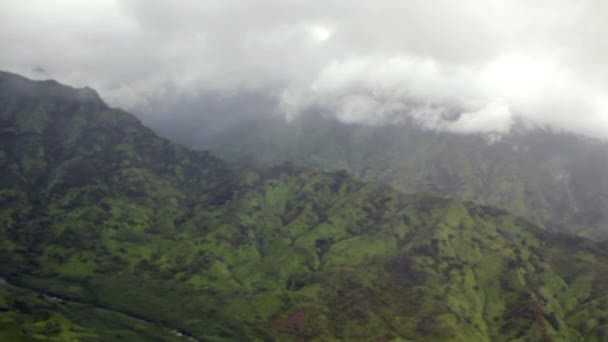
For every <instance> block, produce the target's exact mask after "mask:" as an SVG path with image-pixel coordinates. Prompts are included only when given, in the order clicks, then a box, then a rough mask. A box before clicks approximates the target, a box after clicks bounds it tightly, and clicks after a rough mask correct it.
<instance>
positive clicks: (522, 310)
mask: <svg viewBox="0 0 608 342" xmlns="http://www.w3.org/2000/svg"><path fill="white" fill-rule="evenodd" d="M0 76H1V75H0ZM1 80H2V77H0V94H2V92H5V93H6V92H10V91H13V92H15V90H14V89H12V88H10V87H9V88H8V90H7V87H6V86H5V85H4V83H3V81H1ZM50 86H51V87H53V86H56V85H50ZM61 89H63V88H61ZM47 92H53V91H50V90H49V91H47ZM18 93H19V94H21V92H18ZM62 94H63V93H62ZM26 95H27V94H26ZM24 96H25V95H23V94H21V95H19V96H16V95H15V96H9V95H6V94H2V95H0V100H1V101H3V102H2V103H0V108H1V111H2V113H3V114H2V115H3V116H2V118H3V119H2V121H1V126H0V129H1V131H2V132H4V133H3V135H2V142H3V144H2V145H1V146H2V147H1V149H2V152H3V154H2V155H3V156H6V157H4V158H3V159H1V160H2V163H4V164H3V165H2V167H3V170H6V171H5V173H3V175H2V179H1V180H0V184H1V185H2V188H0V202H1V203H2V207H1V208H2V209H1V210H0V224H1V226H0V233H1V234H2V240H0V257H1V258H2V260H3V261H4V260H6V261H8V262H3V263H1V264H0V275H2V276H4V277H5V278H7V279H8V280H10V281H11V282H12V283H14V284H17V285H19V286H21V287H23V288H29V289H32V290H36V291H40V292H45V293H51V294H53V295H55V296H59V297H61V298H64V299H70V300H73V301H77V302H80V303H83V304H76V303H71V304H69V305H68V304H64V305H51V304H49V303H48V301H47V302H45V301H44V300H40V298H38V299H36V298H30V297H31V293H30V294H27V293H25V294H23V293H21V294H20V293H17V292H18V290H16V289H11V288H9V287H8V286H3V287H2V289H1V290H2V291H4V292H0V337H5V338H10V339H14V340H19V339H27V338H29V337H31V336H35V337H40V338H42V337H44V338H56V339H59V340H61V339H63V340H65V339H68V338H72V339H82V340H96V339H97V340H106V341H107V340H116V339H117V338H116V336H122V337H123V338H124V339H126V340H138V339H139V340H154V339H157V340H171V339H175V338H176V336H174V335H172V334H170V333H167V329H166V328H164V327H171V328H174V329H179V330H180V331H184V332H186V333H187V334H190V335H192V336H194V337H195V338H198V339H201V340H211V341H214V340H217V341H222V340H223V341H242V340H256V339H258V340H295V341H298V340H310V341H331V340H349V341H352V340H362V341H421V340H424V341H445V340H447V341H511V340H521V341H526V340H532V341H540V340H551V341H578V340H583V338H584V339H585V340H591V341H593V340H597V341H600V340H603V339H605V337H606V335H605V334H606V331H608V330H607V329H608V326H607V324H608V311H607V310H606V305H605V304H606V303H605V298H606V296H607V295H608V286H607V285H606V284H608V266H607V265H608V255H606V253H605V252H604V249H603V248H602V247H603V246H602V245H601V244H598V243H595V242H591V241H588V240H584V239H582V238H576V237H570V236H564V235H558V234H554V233H550V232H548V231H546V230H543V229H541V228H538V227H537V226H535V225H533V224H530V223H528V222H527V221H525V220H522V219H519V218H517V217H514V216H511V215H509V214H508V213H506V212H505V211H503V210H500V209H497V208H495V207H491V206H479V205H475V204H472V203H469V202H462V201H459V200H449V199H444V198H439V197H435V196H432V195H425V194H419V195H406V194H403V193H399V192H397V191H395V190H393V189H391V188H389V187H387V186H384V185H380V184H375V183H369V184H365V183H361V182H358V181H355V180H353V179H351V178H349V177H348V176H347V175H346V174H345V173H344V172H335V173H323V172H316V171H304V170H300V169H298V168H297V167H294V166H293V165H291V164H281V165H278V166H276V167H274V168H270V169H256V168H247V169H241V168H237V167H232V166H230V165H228V164H226V163H224V162H222V161H221V160H218V159H217V158H215V157H213V156H211V155H210V154H208V153H205V152H193V151H189V150H187V149H185V148H183V147H180V146H178V145H175V144H173V143H170V142H168V141H166V140H164V139H161V138H159V137H157V136H156V135H154V134H153V133H152V132H151V131H150V130H149V129H147V128H145V127H144V126H142V125H141V124H140V123H139V122H138V121H137V120H136V119H135V118H133V117H132V116H130V115H129V114H127V113H124V112H121V111H118V110H114V109H110V108H107V106H105V105H104V104H103V103H101V102H99V101H98V100H96V99H95V98H93V99H91V98H85V100H83V99H82V98H80V97H78V96H74V97H72V98H70V97H67V98H66V97H65V94H63V95H62V97H44V101H42V100H39V94H38V95H36V96H33V95H27V96H25V97H24ZM28 96H29V97H28ZM15 99H20V100H18V101H17V100H15ZM41 101H42V102H43V103H44V105H45V106H46V108H47V109H46V113H47V116H46V119H45V120H46V121H44V124H42V125H40V126H36V127H37V128H36V129H31V126H28V125H26V126H27V130H28V131H27V132H24V131H23V129H24V128H23V126H22V125H21V124H19V125H17V124H15V123H16V122H17V121H15V120H13V119H14V117H15V115H17V113H18V115H26V116H27V115H28V113H30V111H31V109H32V108H38V107H39V104H40V103H39V102H41ZM32 115H34V117H33V118H32V120H38V119H36V118H38V114H36V113H35V114H32ZM83 118H84V119H83ZM24 120H25V119H24ZM28 120H29V119H27V120H25V121H26V122H29V121H28ZM73 120H77V122H74V121H73ZM23 135H28V136H30V138H31V139H29V138H28V139H22V138H23ZM22 147H23V148H26V147H27V148H31V150H32V151H42V152H37V153H31V154H30V156H31V158H33V159H32V163H31V165H38V166H37V167H32V168H28V167H22V164H20V162H21V161H20V159H19V158H20V156H19V154H18V153H15V151H17V150H19V149H21V148H22ZM13 164H15V165H17V167H15V168H12V167H11V165H13ZM19 291H22V290H19ZM22 298H26V299H22ZM19 300H20V301H21V302H26V304H27V305H28V307H31V306H34V307H35V308H36V309H35V310H25V309H23V306H19V305H18V304H15V303H17V301H19ZM85 304H86V305H85ZM39 311H43V312H45V313H44V317H42V315H41V314H39ZM41 317H42V318H41ZM45 329H46V330H45ZM1 334H4V335H1Z"/></svg>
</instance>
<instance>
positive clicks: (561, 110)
mask: <svg viewBox="0 0 608 342" xmlns="http://www.w3.org/2000/svg"><path fill="white" fill-rule="evenodd" d="M606 10H608V4H606V3H605V2H603V1H599V0H582V1H576V2H574V1H566V0H553V1H548V0H540V1H535V2H533V3H531V2H529V1H523V0H513V1H504V0H486V1H481V0H462V1H449V0H439V1H433V2H420V1H412V0H403V1H396V0H374V1H371V0H362V1H357V2H353V1H347V0H326V1H318V0H312V1H311V0H309V1H301V0H290V1H285V0H259V1H255V2H254V1H236V0H205V1H196V0H182V1H180V2H179V4H177V3H175V2H171V1H160V0H146V1H144V0H90V1H86V2H82V1H78V0H57V1H53V2H52V3H51V2H48V1H44V0H30V1H20V2H16V1H13V2H9V1H5V2H1V3H0V20H1V21H2V23H3V29H2V30H0V44H2V47H3V53H2V54H0V68H1V69H5V70H9V71H14V72H19V73H23V74H26V75H28V76H30V77H34V78H47V77H54V78H57V79H59V80H60V81H62V82H66V83H70V84H74V85H81V86H83V85H90V86H92V87H95V88H97V89H98V90H99V91H100V92H101V94H102V95H103V96H104V97H105V98H106V99H107V100H108V101H109V102H110V103H111V104H114V105H117V106H123V107H126V108H127V109H131V110H135V111H137V112H140V113H141V115H144V116H145V115H167V114H166V113H168V112H170V108H176V110H178V109H179V108H182V107H183V106H182V107H178V106H176V105H175V104H176V103H177V102H179V101H182V102H183V101H185V102H187V103H197V104H199V105H201V106H202V107H204V105H202V104H200V102H201V101H196V100H194V99H196V98H201V99H204V98H209V96H221V97H224V98H227V99H230V98H231V97H234V98H243V97H242V96H241V95H240V94H243V93H245V94H251V93H259V94H263V95H262V97H263V98H264V99H267V98H273V99H274V103H273V104H268V108H267V109H266V110H268V111H277V112H280V113H282V114H285V115H286V116H288V117H293V116H295V115H302V113H306V112H307V111H309V110H310V109H315V110H321V111H323V112H325V113H327V114H328V115H335V116H336V117H337V118H339V119H341V120H344V121H347V122H362V123H372V124H374V123H385V122H394V121H403V120H410V121H414V122H416V123H418V124H420V125H421V126H423V127H426V128H429V129H438V130H445V131H451V132H455V133H463V134H468V133H504V132H507V131H508V130H509V129H510V127H511V126H512V124H513V123H514V122H523V123H525V124H526V125H529V126H541V127H549V128H552V129H555V130H564V131H569V132H575V133H581V134H587V135H591V136H595V137H601V138H608V65H607V64H608V61H607V60H606V59H605V58H604V56H606V55H607V53H608V41H606V39H605V34H606V32H608V22H607V21H605V20H604V18H603V15H602V14H603V13H606ZM41 70H42V71H43V72H41ZM218 94H219V95H218ZM262 102H263V103H266V104H267V103H268V101H266V100H264V101H262ZM159 107H163V109H162V110H157V109H158V108H159ZM201 110H203V109H201ZM189 117H191V115H190V114H189ZM171 119H172V120H173V119H175V118H173V117H172V118H171Z"/></svg>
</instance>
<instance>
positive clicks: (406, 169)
mask: <svg viewBox="0 0 608 342" xmlns="http://www.w3.org/2000/svg"><path fill="white" fill-rule="evenodd" d="M201 111H202V113H200V115H201V116H202V117H205V113H204V110H201ZM207 120H211V119H207ZM192 121H194V119H192V118H190V119H189V120H188V122H189V123H190V125H191V126H193V125H192V124H191V122H192ZM176 125H177V124H176ZM155 129H156V130H157V131H158V132H159V133H161V134H164V133H166V134H167V135H168V136H170V137H172V138H175V139H177V140H179V141H181V142H183V143H185V144H187V145H189V146H191V147H194V148H206V149H211V150H212V151H213V152H215V153H217V154H218V155H220V156H222V157H224V158H228V159H230V160H248V161H254V162H257V163H262V164H273V163H277V162H279V161H284V160H291V161H293V162H294V163H296V164H298V165H302V166H304V167H307V168H313V169H316V170H321V171H336V170H345V171H347V172H348V173H349V174H351V175H352V176H353V177H355V178H356V179H359V180H363V181H374V182H381V183H385V184H389V185H391V186H393V187H395V188H397V189H399V190H401V191H405V192H411V193H413V192H430V193H434V194H437V195H440V196H448V197H460V198H463V199H465V200H470V201H474V202H476V203H483V204H488V205H492V206H497V207H499V208H503V209H505V210H508V211H509V212H512V213H514V214H517V215H521V216H523V217H525V218H527V219H528V220H530V221H532V222H534V223H536V224H539V225H541V226H544V227H546V228H547V229H550V230H552V231H557V232H564V233H572V234H577V235H580V236H584V237H589V238H593V239H597V240H605V239H606V238H608V212H607V211H606V210H605V208H606V207H607V206H608V144H606V143H605V142H602V141H599V140H594V139H589V138H585V137H580V136H574V135H570V134H565V133H559V132H551V131H547V130H541V129H532V130H530V129H523V128H520V129H515V130H514V131H513V132H512V133H510V134H508V135H505V136H503V137H500V139H497V138H498V137H496V136H482V135H459V134H451V133H446V132H435V131H429V130H423V129H421V128H419V127H417V126H415V125H413V124H405V123H404V124H391V125H362V124H346V123H342V122H339V121H336V120H334V119H330V118H327V117H322V116H319V115H314V114H309V115H303V116H302V117H299V118H296V119H294V120H292V121H289V122H288V121H285V119H284V118H283V117H279V116H273V115H266V116H264V115H259V116H257V117H255V118H243V119H242V120H240V121H237V122H236V123H234V124H232V125H226V126H225V127H224V128H223V130H221V131H219V132H217V130H213V131H212V132H210V131H208V130H207V129H206V127H204V126H203V127H196V126H193V127H190V128H172V130H171V131H166V130H165V128H163V127H162V126H156V127H155ZM187 130H189V132H190V134H183V135H182V136H178V135H176V134H177V132H185V131H187ZM193 130H194V131H193ZM195 131H196V132H199V133H198V134H195Z"/></svg>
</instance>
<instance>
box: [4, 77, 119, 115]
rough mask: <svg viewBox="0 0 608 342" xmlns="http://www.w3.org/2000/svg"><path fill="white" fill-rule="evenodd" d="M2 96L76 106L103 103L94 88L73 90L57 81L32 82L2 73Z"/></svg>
mask: <svg viewBox="0 0 608 342" xmlns="http://www.w3.org/2000/svg"><path fill="white" fill-rule="evenodd" d="M0 90H1V91H0V96H2V97H12V98H17V99H32V98H35V99H38V100H40V99H45V100H53V101H59V102H65V103H76V104H91V103H93V104H100V105H103V106H104V107H107V105H106V104H105V103H104V102H103V100H102V99H101V97H100V96H99V94H98V93H97V91H95V90H94V89H92V88H89V87H84V88H73V87H69V86H66V85H63V84H61V83H59V82H57V81H55V80H42V81H37V80H32V79H29V78H26V77H23V76H20V75H17V74H13V73H10V72H6V71H0Z"/></svg>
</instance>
